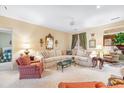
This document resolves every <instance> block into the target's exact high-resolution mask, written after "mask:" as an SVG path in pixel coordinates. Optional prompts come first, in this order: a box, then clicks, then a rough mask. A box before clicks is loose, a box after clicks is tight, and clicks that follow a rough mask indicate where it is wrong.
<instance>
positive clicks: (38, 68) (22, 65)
mask: <svg viewBox="0 0 124 93" xmlns="http://www.w3.org/2000/svg"><path fill="white" fill-rule="evenodd" d="M16 63H17V65H18V70H19V79H31V78H41V75H42V73H43V70H44V68H43V62H41V61H40V60H33V61H32V60H31V59H30V57H29V56H21V57H19V58H18V59H17V60H16Z"/></svg>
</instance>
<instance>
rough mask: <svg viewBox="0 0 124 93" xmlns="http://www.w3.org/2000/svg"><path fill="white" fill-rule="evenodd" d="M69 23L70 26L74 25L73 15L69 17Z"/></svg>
mask: <svg viewBox="0 0 124 93" xmlns="http://www.w3.org/2000/svg"><path fill="white" fill-rule="evenodd" d="M69 25H70V26H74V25H75V20H74V18H73V17H72V18H71V21H70V23H69Z"/></svg>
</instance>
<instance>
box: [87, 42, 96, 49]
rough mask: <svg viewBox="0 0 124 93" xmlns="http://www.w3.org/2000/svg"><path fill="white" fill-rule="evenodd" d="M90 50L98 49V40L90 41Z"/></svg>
mask: <svg viewBox="0 0 124 93" xmlns="http://www.w3.org/2000/svg"><path fill="white" fill-rule="evenodd" d="M89 48H96V40H89Z"/></svg>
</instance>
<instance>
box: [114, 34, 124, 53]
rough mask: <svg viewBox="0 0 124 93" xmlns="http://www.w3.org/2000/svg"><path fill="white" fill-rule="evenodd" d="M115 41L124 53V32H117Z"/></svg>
mask: <svg viewBox="0 0 124 93" xmlns="http://www.w3.org/2000/svg"><path fill="white" fill-rule="evenodd" d="M113 43H114V45H115V46H117V48H118V49H119V50H121V51H122V53H123V54H124V33H122V32H121V33H118V34H116V35H115V38H114V42H113Z"/></svg>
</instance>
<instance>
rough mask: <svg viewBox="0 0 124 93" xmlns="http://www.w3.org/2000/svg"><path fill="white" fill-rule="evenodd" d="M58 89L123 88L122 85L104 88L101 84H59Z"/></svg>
mask: <svg viewBox="0 0 124 93" xmlns="http://www.w3.org/2000/svg"><path fill="white" fill-rule="evenodd" d="M58 88H124V85H114V86H106V85H105V84H104V83H103V82H60V83H59V84H58Z"/></svg>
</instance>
